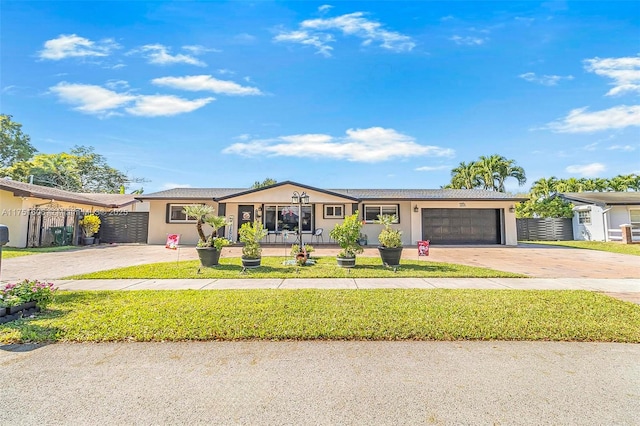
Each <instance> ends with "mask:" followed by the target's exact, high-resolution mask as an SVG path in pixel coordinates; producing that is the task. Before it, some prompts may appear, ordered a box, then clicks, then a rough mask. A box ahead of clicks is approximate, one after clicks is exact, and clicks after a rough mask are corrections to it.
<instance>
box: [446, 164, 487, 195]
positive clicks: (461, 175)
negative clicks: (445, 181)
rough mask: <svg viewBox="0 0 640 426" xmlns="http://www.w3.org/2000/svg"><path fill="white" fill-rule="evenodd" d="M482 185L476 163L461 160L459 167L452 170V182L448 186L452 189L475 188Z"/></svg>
mask: <svg viewBox="0 0 640 426" xmlns="http://www.w3.org/2000/svg"><path fill="white" fill-rule="evenodd" d="M478 186H480V181H479V179H478V175H477V172H476V167H475V163H469V164H467V163H465V162H464V161H463V162H461V163H460V164H459V165H458V167H456V168H455V169H453V170H451V183H450V184H449V185H447V186H446V187H447V188H452V189H473V188H477V187H478Z"/></svg>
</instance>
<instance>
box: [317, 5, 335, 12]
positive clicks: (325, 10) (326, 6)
mask: <svg viewBox="0 0 640 426" xmlns="http://www.w3.org/2000/svg"><path fill="white" fill-rule="evenodd" d="M329 9H333V6H331V5H330V4H323V5H322V6H320V7H319V8H318V12H327V11H328V10H329Z"/></svg>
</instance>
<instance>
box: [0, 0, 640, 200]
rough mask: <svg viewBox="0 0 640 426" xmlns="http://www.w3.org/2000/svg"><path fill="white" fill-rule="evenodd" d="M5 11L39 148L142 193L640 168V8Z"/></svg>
mask: <svg viewBox="0 0 640 426" xmlns="http://www.w3.org/2000/svg"><path fill="white" fill-rule="evenodd" d="M0 7H1V18H0V19H1V24H2V26H1V31H2V33H1V35H2V41H1V45H0V47H1V60H2V62H1V72H2V73H1V75H0V94H1V105H0V111H1V112H2V113H5V114H11V115H13V117H14V120H15V121H18V122H20V123H22V124H23V131H24V132H26V133H28V134H29V135H30V136H31V138H32V143H33V144H34V146H35V147H36V148H37V149H38V150H39V151H40V152H43V153H54V152H62V151H65V150H69V149H70V148H71V147H73V146H74V145H89V146H94V147H95V148H96V150H97V151H98V152H99V153H101V154H103V155H104V156H106V158H107V160H108V162H109V164H110V165H112V166H114V167H116V168H119V169H121V170H125V171H127V172H128V173H129V174H131V175H133V176H137V177H144V178H147V179H149V180H150V182H147V183H145V184H144V185H143V186H144V188H145V192H146V193H149V192H154V191H157V190H162V189H167V188H170V187H174V186H191V187H248V186H250V185H251V184H252V183H253V182H254V181H256V180H263V179H264V178H266V177H271V178H274V179H276V180H278V181H284V180H293V181H298V182H301V183H305V184H308V185H312V186H318V187H322V188H439V187H440V186H442V185H445V184H447V183H448V182H449V179H450V171H451V169H452V168H454V167H455V166H457V165H458V164H459V163H460V162H461V161H466V162H469V161H473V160H475V159H477V158H478V157H479V156H480V155H491V154H500V155H503V156H505V157H507V158H510V159H514V160H516V161H517V163H518V165H520V166H522V167H523V168H524V169H525V171H526V173H527V177H528V182H527V184H526V185H525V187H523V188H522V189H523V190H526V189H528V188H529V186H530V184H531V183H532V182H533V181H535V180H536V179H538V178H541V177H550V176H556V177H559V178H567V177H612V176H615V175H618V174H629V173H640V104H639V97H640V3H639V2H636V1H623V2H611V1H606V2H605V1H602V2H586V1H582V2H563V1H557V2H556V1H552V2H534V1H526V2H507V1H493V2H479V1H477V2H476V1H474V2H419V1H410V2H400V1H396V2H333V3H325V2H317V3H316V2H269V1H254V2H248V1H247V2H244V1H234V2H150V3H148V2H143V1H130V2H93V1H92V2H89V1H86V2H82V1H79V2H56V1H48V2H40V1H38V2H29V1H6V0H5V1H3V2H2V5H1V6H0ZM510 185H511V186H508V188H507V189H508V190H512V191H518V187H517V185H514V184H513V182H511V183H510ZM132 189H135V188H132Z"/></svg>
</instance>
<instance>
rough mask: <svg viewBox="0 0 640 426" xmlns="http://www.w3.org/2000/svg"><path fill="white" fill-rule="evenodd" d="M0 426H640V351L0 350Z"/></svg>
mask: <svg viewBox="0 0 640 426" xmlns="http://www.w3.org/2000/svg"><path fill="white" fill-rule="evenodd" d="M0 367H1V371H2V373H1V374H2V377H3V384H4V386H3V392H2V400H1V405H2V409H1V410H0V424H12V425H22V424H24V425H27V424H28V425H33V424H74V425H75V424H78V425H105V424H140V425H152V424H214V425H417V424H436V425H449V424H474V425H475V424H491V425H495V424H503V425H504V424H509V425H514V424H515V425H518V424H523V425H524V424H532V425H545V424H550V425H551V424H553V425H558V424H565V425H569V424H570V425H613V424H616V425H637V424H638V413H640V345H631V344H608V343H567V342H493V341H492V342H474V341H466V342H366V341H365V342H324V341H312V342H264V341H250V342H188V343H187V342H185V343H105V344H54V345H45V346H30V345H8V346H3V347H0Z"/></svg>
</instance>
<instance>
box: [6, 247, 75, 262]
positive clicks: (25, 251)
mask: <svg viewBox="0 0 640 426" xmlns="http://www.w3.org/2000/svg"><path fill="white" fill-rule="evenodd" d="M78 248H79V247H77V246H57V247H35V248H16V247H2V258H3V259H11V258H14V257H22V256H31V255H34V254H41V253H53V252H58V251H68V250H76V249H78Z"/></svg>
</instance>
